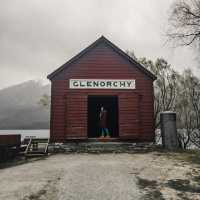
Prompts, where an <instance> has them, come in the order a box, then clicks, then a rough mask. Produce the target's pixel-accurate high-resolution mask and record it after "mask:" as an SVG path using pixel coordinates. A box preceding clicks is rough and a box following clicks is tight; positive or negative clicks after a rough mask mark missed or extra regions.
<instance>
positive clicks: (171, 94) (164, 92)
mask: <svg viewBox="0 0 200 200" xmlns="http://www.w3.org/2000/svg"><path fill="white" fill-rule="evenodd" d="M139 62H140V63H141V64H143V65H144V66H145V67H146V68H147V69H149V70H150V71H151V72H153V73H154V74H155V75H156V76H157V80H156V81H155V82H154V121H155V127H156V128H158V127H159V126H160V112H162V111H167V110H174V102H175V98H176V76H177V73H176V72H175V71H174V70H173V69H172V68H171V66H170V65H169V64H168V63H167V61H165V60H164V59H162V58H161V59H157V60H156V62H155V63H153V62H152V61H151V60H147V59H146V58H142V59H139Z"/></svg>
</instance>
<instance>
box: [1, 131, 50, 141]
mask: <svg viewBox="0 0 200 200" xmlns="http://www.w3.org/2000/svg"><path fill="white" fill-rule="evenodd" d="M9 134H10V135H12V134H21V140H23V139H24V138H25V137H35V138H49V129H41V130H0V135H9Z"/></svg>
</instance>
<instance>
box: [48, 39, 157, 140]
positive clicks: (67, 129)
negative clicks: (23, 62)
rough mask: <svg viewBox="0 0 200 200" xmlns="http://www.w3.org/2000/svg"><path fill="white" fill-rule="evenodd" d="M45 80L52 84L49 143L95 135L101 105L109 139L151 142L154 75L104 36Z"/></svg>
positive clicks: (97, 133)
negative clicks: (105, 111)
mask: <svg viewBox="0 0 200 200" xmlns="http://www.w3.org/2000/svg"><path fill="white" fill-rule="evenodd" d="M48 79H50V80H51V83H52V84H51V123H50V124H51V125H50V139H51V141H54V142H65V141H67V140H71V139H87V138H98V137H99V136H100V127H99V113H100V109H101V107H102V106H103V107H104V108H105V109H106V110H107V126H108V129H109V132H110V136H111V137H113V138H119V139H128V140H135V141H142V142H143V141H153V140H154V120H153V114H154V106H153V104H154V100H153V98H154V94H153V81H154V80H155V79H156V77H155V76H154V75H153V74H152V73H151V72H149V71H148V70H147V69H145V68H144V67H143V66H142V65H140V64H139V63H138V62H136V61H135V60H133V59H132V58H131V57H129V56H128V55H127V54H126V53H124V52H123V51H122V50H121V49H119V48H118V47H117V46H115V45H114V44H113V43H111V42H110V41H109V40H108V39H106V38H105V37H104V36H102V37H100V38H99V39H98V40H96V41H95V42H94V43H92V44H91V45H90V46H89V47H87V48H86V49H84V50H83V51H81V52H80V53H79V54H78V55H76V56H75V57H73V58H72V59H71V60H69V61H68V62H66V63H65V64H64V65H62V66H61V67H60V68H58V69H57V70H55V71H54V72H53V73H51V74H50V75H48Z"/></svg>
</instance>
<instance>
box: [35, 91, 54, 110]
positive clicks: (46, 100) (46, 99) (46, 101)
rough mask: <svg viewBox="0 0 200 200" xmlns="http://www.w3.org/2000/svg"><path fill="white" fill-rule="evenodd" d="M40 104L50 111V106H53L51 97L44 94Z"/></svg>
mask: <svg viewBox="0 0 200 200" xmlns="http://www.w3.org/2000/svg"><path fill="white" fill-rule="evenodd" d="M38 104H39V105H41V106H42V107H44V108H47V109H49V108H50V104H51V100H50V96H49V95H47V94H44V95H43V96H42V97H41V98H40V100H39V101H38Z"/></svg>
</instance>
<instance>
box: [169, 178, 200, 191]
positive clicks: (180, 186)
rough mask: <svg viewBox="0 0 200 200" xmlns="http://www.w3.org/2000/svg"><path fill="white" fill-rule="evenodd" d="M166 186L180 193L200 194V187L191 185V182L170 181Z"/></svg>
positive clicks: (182, 180) (181, 180)
mask: <svg viewBox="0 0 200 200" xmlns="http://www.w3.org/2000/svg"><path fill="white" fill-rule="evenodd" d="M166 185H167V186H168V187H170V188H172V189H174V190H178V191H180V192H192V193H200V187H197V186H194V185H191V184H190V181H189V180H184V179H174V180H169V181H168V182H167V184H166Z"/></svg>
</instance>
